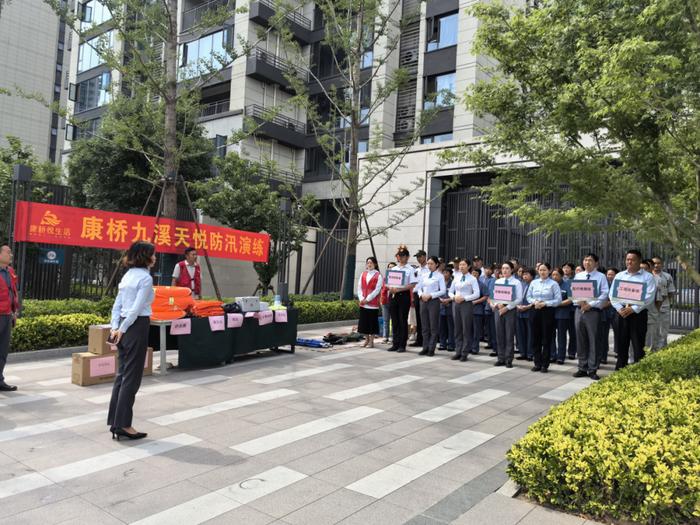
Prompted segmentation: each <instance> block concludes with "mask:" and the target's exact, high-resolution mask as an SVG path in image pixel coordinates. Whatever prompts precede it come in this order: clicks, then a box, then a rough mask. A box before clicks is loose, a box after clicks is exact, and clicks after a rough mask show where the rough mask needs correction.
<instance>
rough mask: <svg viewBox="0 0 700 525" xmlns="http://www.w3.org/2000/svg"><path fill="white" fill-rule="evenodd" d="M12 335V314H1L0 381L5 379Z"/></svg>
mask: <svg viewBox="0 0 700 525" xmlns="http://www.w3.org/2000/svg"><path fill="white" fill-rule="evenodd" d="M11 335H12V316H11V315H10V314H7V315H0V383H2V382H4V381H5V376H4V375H2V374H3V372H4V371H5V363H7V354H9V353H10V336H11Z"/></svg>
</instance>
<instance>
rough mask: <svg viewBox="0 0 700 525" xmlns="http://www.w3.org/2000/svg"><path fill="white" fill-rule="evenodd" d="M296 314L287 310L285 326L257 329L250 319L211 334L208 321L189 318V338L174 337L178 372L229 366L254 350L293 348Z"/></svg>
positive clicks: (283, 324)
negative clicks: (180, 370)
mask: <svg viewBox="0 0 700 525" xmlns="http://www.w3.org/2000/svg"><path fill="white" fill-rule="evenodd" d="M298 319H299V311H298V310H296V309H294V308H292V309H288V310H287V322H286V323H277V322H272V323H270V324H267V325H264V326H259V324H258V320H257V319H256V318H252V317H246V318H244V319H243V326H241V327H239V328H226V329H225V330H223V331H218V332H212V331H211V328H210V327H209V319H208V318H206V317H201V318H200V317H195V318H192V332H191V333H190V335H179V336H175V337H177V349H178V352H179V364H178V366H179V368H205V367H212V366H217V365H220V364H222V363H230V362H232V361H233V360H234V359H235V357H236V356H238V355H244V354H248V353H250V352H256V351H258V350H267V349H270V350H277V351H279V348H280V347H281V346H287V345H289V346H291V350H290V351H291V353H294V346H295V344H296V340H297V322H298Z"/></svg>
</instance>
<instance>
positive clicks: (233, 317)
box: [226, 314, 243, 328]
mask: <svg viewBox="0 0 700 525" xmlns="http://www.w3.org/2000/svg"><path fill="white" fill-rule="evenodd" d="M226 317H228V327H229V328H240V327H241V326H243V314H226Z"/></svg>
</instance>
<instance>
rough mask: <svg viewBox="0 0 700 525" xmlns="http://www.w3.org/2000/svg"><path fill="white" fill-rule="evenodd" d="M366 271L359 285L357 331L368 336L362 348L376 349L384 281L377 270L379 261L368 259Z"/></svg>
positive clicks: (361, 276)
mask: <svg viewBox="0 0 700 525" xmlns="http://www.w3.org/2000/svg"><path fill="white" fill-rule="evenodd" d="M365 264H366V265H367V266H366V270H365V271H364V272H362V275H360V280H359V281H358V283H357V297H358V298H359V299H360V321H359V322H358V324H357V331H358V332H359V333H361V334H363V335H366V336H367V339H366V340H365V344H364V345H362V346H365V347H369V348H374V336H375V335H379V315H378V314H379V299H380V293H381V291H382V284H383V283H384V280H383V279H382V275H381V274H380V273H379V270H377V268H378V267H379V265H378V264H377V259H375V258H374V257H367V261H366V263H365Z"/></svg>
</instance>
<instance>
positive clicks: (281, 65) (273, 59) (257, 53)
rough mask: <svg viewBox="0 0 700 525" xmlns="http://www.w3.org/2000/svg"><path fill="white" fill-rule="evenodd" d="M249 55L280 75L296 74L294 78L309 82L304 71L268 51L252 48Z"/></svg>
mask: <svg viewBox="0 0 700 525" xmlns="http://www.w3.org/2000/svg"><path fill="white" fill-rule="evenodd" d="M251 55H252V56H253V57H255V59H256V60H260V61H261V62H264V63H265V64H267V65H269V66H271V67H274V68H275V69H277V70H279V71H281V72H282V73H287V74H296V76H298V77H299V78H301V79H302V80H303V81H304V82H308V81H309V75H308V73H307V72H306V71H304V70H303V69H301V68H299V67H296V66H295V65H293V64H290V63H289V62H287V61H286V60H284V59H283V58H280V57H278V56H277V55H275V54H274V53H271V52H270V51H266V50H264V49H262V48H260V47H256V48H253V51H252V53H251Z"/></svg>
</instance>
